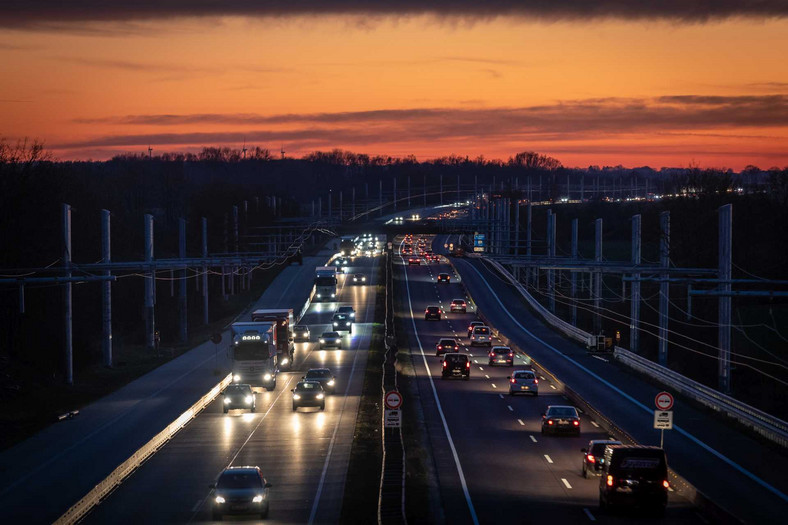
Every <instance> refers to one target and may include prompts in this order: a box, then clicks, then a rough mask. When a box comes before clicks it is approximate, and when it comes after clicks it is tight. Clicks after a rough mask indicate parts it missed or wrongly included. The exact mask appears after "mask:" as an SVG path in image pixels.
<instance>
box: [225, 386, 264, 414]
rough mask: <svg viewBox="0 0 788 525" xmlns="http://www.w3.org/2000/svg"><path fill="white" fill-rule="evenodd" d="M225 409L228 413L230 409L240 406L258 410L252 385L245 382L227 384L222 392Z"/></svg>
mask: <svg viewBox="0 0 788 525" xmlns="http://www.w3.org/2000/svg"><path fill="white" fill-rule="evenodd" d="M222 397H223V398H224V401H223V407H222V408H223V410H224V413H225V414H226V413H227V412H229V411H230V410H233V409H236V408H240V409H242V410H249V411H250V412H254V411H255V410H257V403H256V402H255V399H254V391H253V390H252V386H251V385H246V384H243V383H234V384H232V385H227V388H225V389H224V391H223V392H222Z"/></svg>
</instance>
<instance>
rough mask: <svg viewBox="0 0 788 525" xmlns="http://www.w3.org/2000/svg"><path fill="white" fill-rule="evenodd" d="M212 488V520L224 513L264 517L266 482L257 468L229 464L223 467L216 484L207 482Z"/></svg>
mask: <svg viewBox="0 0 788 525" xmlns="http://www.w3.org/2000/svg"><path fill="white" fill-rule="evenodd" d="M209 488H211V489H214V494H213V503H212V511H213V519H214V520H215V521H219V520H221V519H222V516H224V515H225V514H257V515H258V516H260V517H261V518H267V517H268V507H269V503H268V489H270V488H271V484H270V483H268V482H267V481H266V480H265V478H264V477H263V474H262V472H260V468H259V467H230V468H228V469H225V470H224V471H223V472H222V473H221V474H219V478H218V479H217V480H216V483H212V484H211V485H209Z"/></svg>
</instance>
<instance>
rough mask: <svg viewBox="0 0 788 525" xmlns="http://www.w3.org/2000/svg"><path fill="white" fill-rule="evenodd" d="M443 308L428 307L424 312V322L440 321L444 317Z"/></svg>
mask: <svg viewBox="0 0 788 525" xmlns="http://www.w3.org/2000/svg"><path fill="white" fill-rule="evenodd" d="M442 313H443V312H441V307H440V306H428V307H427V308H426V309H425V310H424V320H425V321H429V320H430V319H434V320H436V321H440V320H441V317H442Z"/></svg>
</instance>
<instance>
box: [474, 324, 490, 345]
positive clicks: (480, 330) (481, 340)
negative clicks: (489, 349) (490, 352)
mask: <svg viewBox="0 0 788 525" xmlns="http://www.w3.org/2000/svg"><path fill="white" fill-rule="evenodd" d="M476 345H487V346H492V333H491V332H490V327H489V326H484V325H482V326H476V327H474V328H473V333H471V346H476Z"/></svg>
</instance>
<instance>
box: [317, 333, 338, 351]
mask: <svg viewBox="0 0 788 525" xmlns="http://www.w3.org/2000/svg"><path fill="white" fill-rule="evenodd" d="M318 343H320V349H321V350H322V349H324V348H329V347H332V348H342V336H341V335H339V333H337V332H323V335H321V336H320V339H319V340H318Z"/></svg>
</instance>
